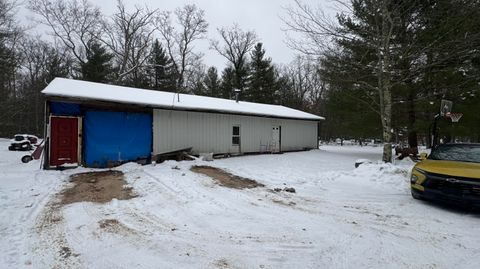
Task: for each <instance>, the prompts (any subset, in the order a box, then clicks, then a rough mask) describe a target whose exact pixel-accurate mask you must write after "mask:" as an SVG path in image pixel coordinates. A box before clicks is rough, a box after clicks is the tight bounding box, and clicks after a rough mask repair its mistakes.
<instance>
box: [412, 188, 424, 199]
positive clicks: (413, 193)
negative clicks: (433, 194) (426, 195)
mask: <svg viewBox="0 0 480 269" xmlns="http://www.w3.org/2000/svg"><path fill="white" fill-rule="evenodd" d="M411 192H412V197H413V199H417V200H424V199H423V197H422V196H421V195H420V194H418V193H417V192H415V191H413V190H412V191H411Z"/></svg>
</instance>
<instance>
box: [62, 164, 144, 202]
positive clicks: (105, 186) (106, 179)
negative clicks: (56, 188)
mask: <svg viewBox="0 0 480 269" xmlns="http://www.w3.org/2000/svg"><path fill="white" fill-rule="evenodd" d="M70 182H72V183H73V184H74V185H73V186H72V187H70V188H68V189H65V190H64V191H63V192H62V193H61V195H62V201H61V203H62V204H71V203H76V202H95V203H106V202H109V201H111V200H112V199H114V198H115V199H118V200H127V199H131V198H134V197H136V195H135V194H133V192H132V188H131V187H129V186H127V182H126V181H125V179H124V176H123V173H122V172H120V171H115V170H110V171H101V172H87V173H80V174H74V175H71V176H70Z"/></svg>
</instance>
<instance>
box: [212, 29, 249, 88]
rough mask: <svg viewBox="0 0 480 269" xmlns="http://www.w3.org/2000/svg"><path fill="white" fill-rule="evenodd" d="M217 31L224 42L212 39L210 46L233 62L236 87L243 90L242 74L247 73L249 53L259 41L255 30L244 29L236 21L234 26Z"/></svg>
mask: <svg viewBox="0 0 480 269" xmlns="http://www.w3.org/2000/svg"><path fill="white" fill-rule="evenodd" d="M217 31H218V33H219V34H220V37H221V39H222V43H223V44H222V45H221V44H220V42H219V41H218V40H211V41H210V46H211V48H212V49H214V50H216V51H217V52H218V53H219V54H220V55H222V56H223V57H225V58H226V59H227V60H228V61H229V62H230V63H231V64H232V66H233V69H234V71H235V76H236V78H235V84H236V85H235V87H237V88H238V89H240V90H242V89H243V86H244V85H243V83H242V81H241V80H242V76H245V75H246V74H242V72H243V71H244V69H245V68H246V64H247V56H248V53H249V52H250V51H251V50H252V49H253V47H254V46H255V44H256V43H257V41H258V38H257V35H256V34H255V32H254V31H246V32H245V31H243V30H242V29H240V27H239V26H238V24H236V23H235V24H234V25H233V26H232V27H222V28H219V29H217Z"/></svg>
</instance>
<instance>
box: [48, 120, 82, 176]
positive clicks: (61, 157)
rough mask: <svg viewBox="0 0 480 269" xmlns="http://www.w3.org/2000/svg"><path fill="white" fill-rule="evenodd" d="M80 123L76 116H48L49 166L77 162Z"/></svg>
mask: <svg viewBox="0 0 480 269" xmlns="http://www.w3.org/2000/svg"><path fill="white" fill-rule="evenodd" d="M80 123H81V121H80V118H78V117H57V116H52V117H50V147H49V148H50V154H49V156H50V161H49V164H50V166H52V167H55V166H59V165H63V164H78V160H79V158H78V155H79V150H78V148H79V146H78V145H79V139H78V138H79V129H80V128H79V124H80Z"/></svg>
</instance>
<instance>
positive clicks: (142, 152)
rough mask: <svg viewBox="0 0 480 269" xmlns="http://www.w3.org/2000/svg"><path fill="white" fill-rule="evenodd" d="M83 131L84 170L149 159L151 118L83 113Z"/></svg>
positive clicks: (150, 116)
mask: <svg viewBox="0 0 480 269" xmlns="http://www.w3.org/2000/svg"><path fill="white" fill-rule="evenodd" d="M83 128H84V129H83V135H84V140H83V141H84V154H85V155H84V156H85V158H84V160H85V164H86V165H87V166H88V167H109V166H112V165H117V164H120V163H123V162H126V161H135V160H138V159H148V158H150V153H151V148H152V115H151V114H145V113H127V112H109V111H86V112H85V118H84V127H83Z"/></svg>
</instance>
